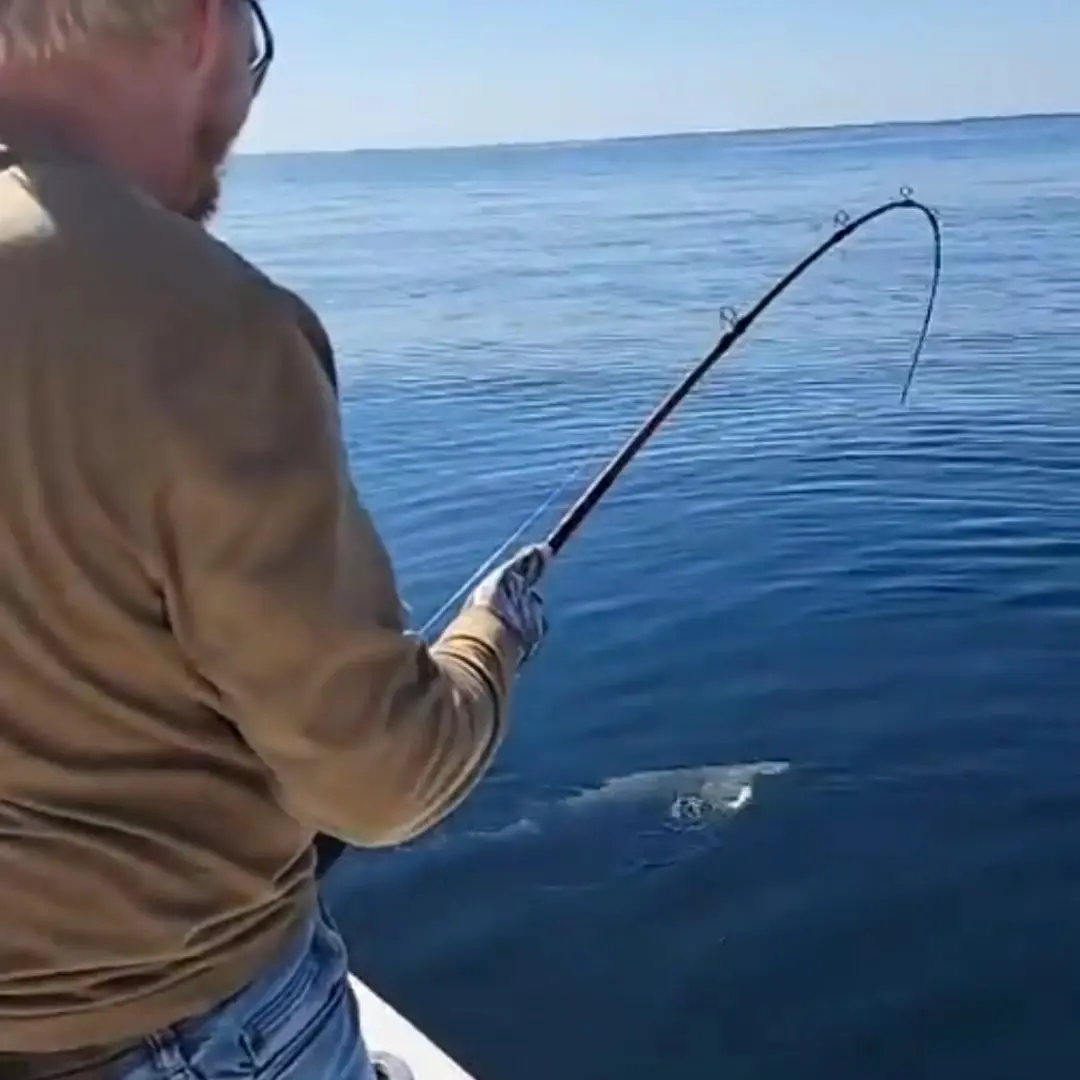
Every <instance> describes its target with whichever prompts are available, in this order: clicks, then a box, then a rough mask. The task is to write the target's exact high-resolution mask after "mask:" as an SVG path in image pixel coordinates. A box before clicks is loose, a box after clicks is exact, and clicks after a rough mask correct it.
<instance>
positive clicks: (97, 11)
mask: <svg viewBox="0 0 1080 1080" xmlns="http://www.w3.org/2000/svg"><path fill="white" fill-rule="evenodd" d="M182 7H183V4H182V0H0V66H2V65H4V64H6V63H9V62H11V61H13V60H25V61H31V62H36V61H40V60H46V59H48V58H50V57H53V56H57V55H59V54H61V53H64V52H68V51H70V50H71V49H74V48H79V47H81V46H82V45H85V44H86V43H87V42H89V41H91V40H92V39H93V38H95V37H99V36H101V35H103V34H104V35H108V36H111V37H116V36H118V35H120V36H124V37H136V38H137V37H153V36H154V35H155V34H156V33H157V32H158V31H160V30H163V29H165V28H166V27H167V26H168V25H169V24H170V23H171V22H172V21H173V19H174V17H175V16H177V15H178V14H180V13H181V11H182Z"/></svg>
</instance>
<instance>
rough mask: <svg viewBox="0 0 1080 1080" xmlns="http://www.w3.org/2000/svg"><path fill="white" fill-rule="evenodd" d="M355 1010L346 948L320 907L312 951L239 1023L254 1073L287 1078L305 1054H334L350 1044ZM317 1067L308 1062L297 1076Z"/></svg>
mask: <svg viewBox="0 0 1080 1080" xmlns="http://www.w3.org/2000/svg"><path fill="white" fill-rule="evenodd" d="M351 1008H352V1000H351V989H350V987H349V981H348V958H347V955H346V951H345V945H344V943H343V942H342V940H341V937H340V935H339V934H338V932H337V930H336V928H335V927H334V925H333V923H332V922H331V921H330V919H329V916H328V914H327V913H326V912H325V910H323V909H321V908H320V910H319V912H318V914H317V916H316V921H315V927H314V931H313V933H312V936H311V940H310V942H309V945H308V948H307V949H306V950H305V951H304V953H303V954H302V955H301V957H300V958H299V959H298V960H297V961H296V962H295V964H294V965H293V966H292V968H291V969H290V970H289V971H288V972H287V973H284V974H283V975H282V977H281V979H280V981H278V982H276V983H272V984H271V985H270V986H268V987H267V988H266V995H265V997H264V998H262V999H261V1000H260V1001H259V1002H257V1003H256V1005H255V1007H254V1009H252V1011H251V1012H250V1013H249V1014H248V1015H247V1016H246V1017H245V1018H244V1019H243V1020H242V1021H241V1023H240V1032H241V1039H242V1042H243V1044H244V1046H245V1049H246V1051H247V1053H248V1055H249V1057H250V1058H251V1062H252V1065H253V1067H254V1069H255V1075H256V1076H259V1077H264V1076H265V1077H284V1076H288V1075H289V1072H288V1070H289V1069H290V1068H291V1067H292V1066H293V1065H294V1064H295V1063H296V1062H297V1061H298V1060H299V1059H300V1058H301V1057H302V1056H304V1055H305V1054H309V1053H311V1054H314V1055H315V1057H316V1058H317V1059H321V1058H322V1057H323V1056H325V1054H327V1053H331V1052H332V1051H334V1048H335V1047H336V1046H337V1044H338V1043H341V1042H345V1041H347V1037H348V1030H347V1029H348V1028H349V1027H350V1025H351V1020H350V1017H351V1016H352V1015H353V1014H352V1013H350V1011H349V1010H350V1009H351ZM352 1026H354V1027H355V1025H352ZM357 1030H358V1029H357ZM341 1049H343V1047H342V1048H341ZM315 1064H317V1062H315V1061H313V1062H312V1064H311V1065H308V1064H307V1063H306V1062H305V1071H304V1072H303V1073H302V1074H298V1075H303V1076H305V1077H306V1076H308V1075H311V1076H315V1075H318V1074H317V1073H316V1072H313V1071H312V1068H313V1066H314V1065H315ZM327 1075H332V1074H330V1073H328V1074H327Z"/></svg>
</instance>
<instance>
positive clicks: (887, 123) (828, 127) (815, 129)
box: [235, 110, 1080, 158]
mask: <svg viewBox="0 0 1080 1080" xmlns="http://www.w3.org/2000/svg"><path fill="white" fill-rule="evenodd" d="M1069 119H1080V110H1056V111H1051V112H1020V113H996V114H995V113H986V114H983V113H975V114H971V115H960V116H940V117H934V118H930V119H924V120H870V121H855V120H851V121H843V122H840V123H836V124H786V125H774V126H772V127H768V126H766V127H746V128H738V127H737V128H700V129H687V130H683V131H654V132H640V133H637V134H632V135H595V136H587V137H584V138H563V139H507V140H502V141H489V142H483V141H481V142H461V143H453V142H451V143H431V144H427V145H417V146H354V147H348V148H338V149H331V148H326V149H318V150H244V151H238V152H237V153H236V154H235V157H238V158H241V157H245V158H265V157H310V156H312V155H315V154H339V155H345V154H418V153H420V154H422V153H428V154H432V153H445V152H452V151H459V152H460V151H476V150H514V149H522V150H529V149H532V150H546V149H559V148H571V147H574V148H579V147H585V146H602V145H606V144H610V143H627V142H644V141H647V140H655V139H688V138H710V137H712V138H716V137H729V138H735V137H740V136H755V135H796V134H814V133H822V132H827V131H860V130H863V131H865V130H870V129H873V128H882V127H891V128H905V127H944V126H948V125H958V124H986V123H994V122H1003V121H1004V122H1011V121H1022V120H1069Z"/></svg>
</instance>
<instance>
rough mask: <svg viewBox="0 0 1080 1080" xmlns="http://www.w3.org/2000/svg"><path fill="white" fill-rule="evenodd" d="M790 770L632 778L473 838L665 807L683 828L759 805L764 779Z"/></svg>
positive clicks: (760, 765)
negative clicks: (756, 801) (614, 812)
mask: <svg viewBox="0 0 1080 1080" xmlns="http://www.w3.org/2000/svg"><path fill="white" fill-rule="evenodd" d="M788 768H789V765H788V763H787V762H786V761H758V762H751V763H748V764H738V765H698V766H691V767H688V768H682V769H658V770H655V771H648V772H637V773H629V774H627V775H626V776H616V777H613V778H611V779H609V780H605V781H604V782H603V783H602V784H600V785H598V786H597V787H593V788H586V789H584V790H583V791H579V792H576V793H574V794H573V795H569V796H567V797H566V798H564V799H560V800H558V801H557V802H554V803H547V804H545V805H544V806H542V807H539V808H538V809H537V812H535V813H533V814H530V815H528V816H526V817H523V818H521V819H520V820H518V821H516V822H514V824H513V825H508V826H506V827H505V828H502V829H495V830H491V831H483V832H479V833H474V834H473V835H474V836H476V837H482V838H485V839H490V840H494V839H510V838H511V837H513V836H521V835H527V834H536V833H539V832H540V831H541V825H542V824H543V822H544V821H545V820H551V821H554V820H557V819H559V818H565V817H566V816H568V815H575V816H576V815H581V814H588V813H600V812H602V811H604V810H605V809H606V810H614V809H617V808H619V807H624V808H636V807H643V806H648V805H650V804H655V805H656V806H657V807H658V809H659V808H662V812H664V813H665V815H666V816H667V817H668V818H670V819H672V820H674V821H677V822H680V823H700V822H706V821H712V820H715V819H719V818H728V817H732V816H734V815H735V814H737V813H739V811H740V810H743V809H745V808H746V806H748V805H749V803H750V802H751V801H752V800H753V797H754V788H755V784H756V782H757V780H758V779H759V778H760V777H765V776H779V775H781V774H782V773H785V772H787V771H788Z"/></svg>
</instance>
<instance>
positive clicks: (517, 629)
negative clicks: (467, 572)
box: [465, 544, 551, 660]
mask: <svg viewBox="0 0 1080 1080" xmlns="http://www.w3.org/2000/svg"><path fill="white" fill-rule="evenodd" d="M550 558H551V553H550V551H549V550H548V549H547V547H546V546H544V545H543V544H532V545H530V546H529V547H525V548H522V549H521V550H520V551H519V552H518V553H517V554H516V555H515V556H514V557H513V558H511V559H510V560H509V561H508V562H505V563H503V564H502V565H501V566H499V567H497V568H496V569H495V570H492V572H491V573H490V574H488V576H487V577H486V578H484V580H483V581H481V582H480V584H479V585H478V586H477V587H476V589H475V590H474V591H473V593H472V595H471V596H470V597H469V598H468V600H466V601H465V606H466V607H484V608H487V609H488V610H489V611H492V612H493V613H494V614H495V615H496V616H497V617H498V618H499V619H500V620H501V621H502V622H503V623H504V624H505V625H506V626H507V627H508V628H509V629H510V630H511V631H512V632H513V634H514V635H515V636H516V637H517V639H518V640H519V641H520V643H521V647H522V649H523V650H524V652H525V656H524V660H528V659H529V657H530V656H532V654H533V653H534V652H535V651H536V649H537V647H538V646H539V644H540V642H541V641H542V640H543V639H544V636H545V634H546V633H547V629H548V625H547V619H546V618H545V616H544V601H543V598H542V597H541V596H540V594H539V592H537V589H536V586H537V584H538V582H539V581H540V578H541V577H542V576H543V573H544V570H545V569H546V568H547V564H548V561H549V559H550Z"/></svg>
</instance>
